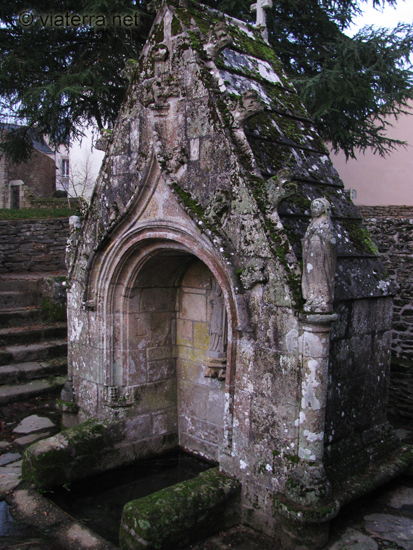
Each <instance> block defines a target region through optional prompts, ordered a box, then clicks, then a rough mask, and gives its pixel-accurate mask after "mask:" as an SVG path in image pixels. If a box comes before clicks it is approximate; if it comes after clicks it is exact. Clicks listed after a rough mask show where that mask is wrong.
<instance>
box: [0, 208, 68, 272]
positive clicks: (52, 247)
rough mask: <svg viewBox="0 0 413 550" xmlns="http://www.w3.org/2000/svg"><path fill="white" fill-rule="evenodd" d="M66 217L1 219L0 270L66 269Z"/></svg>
mask: <svg viewBox="0 0 413 550" xmlns="http://www.w3.org/2000/svg"><path fill="white" fill-rule="evenodd" d="M68 231H69V222H68V219H67V218H56V219H50V220H4V221H0V273H18V272H28V271H48V272H50V271H60V270H65V269H66V266H65V247H66V239H67V235H68Z"/></svg>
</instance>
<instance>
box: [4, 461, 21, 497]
mask: <svg viewBox="0 0 413 550" xmlns="http://www.w3.org/2000/svg"><path fill="white" fill-rule="evenodd" d="M21 470H22V461H21V460H19V461H18V462H14V463H13V464H9V465H7V466H3V467H1V468H0V498H4V497H5V496H6V495H7V493H9V492H10V491H13V490H14V489H15V488H16V487H17V486H18V485H19V484H20V475H21Z"/></svg>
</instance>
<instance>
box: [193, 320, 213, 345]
mask: <svg viewBox="0 0 413 550" xmlns="http://www.w3.org/2000/svg"><path fill="white" fill-rule="evenodd" d="M209 342H210V339H209V333H208V324H207V323H194V342H193V345H194V347H195V348H197V349H201V350H204V351H207V350H208V348H209Z"/></svg>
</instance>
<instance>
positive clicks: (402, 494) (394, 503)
mask: <svg viewBox="0 0 413 550" xmlns="http://www.w3.org/2000/svg"><path fill="white" fill-rule="evenodd" d="M390 506H391V507H392V508H397V509H401V508H405V507H406V508H408V509H410V510H412V511H413V488H412V487H400V488H399V489H397V490H396V491H395V492H394V493H393V494H392V496H391V500H390Z"/></svg>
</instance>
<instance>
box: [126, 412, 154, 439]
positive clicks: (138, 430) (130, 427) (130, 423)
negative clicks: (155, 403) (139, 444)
mask: <svg viewBox="0 0 413 550" xmlns="http://www.w3.org/2000/svg"><path fill="white" fill-rule="evenodd" d="M151 435H152V428H151V417H150V415H149V414H143V415H140V416H136V417H134V418H129V419H128V420H126V426H125V437H126V439H127V440H128V442H130V443H134V442H135V441H138V440H140V439H146V438H148V437H150V436H151Z"/></svg>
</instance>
